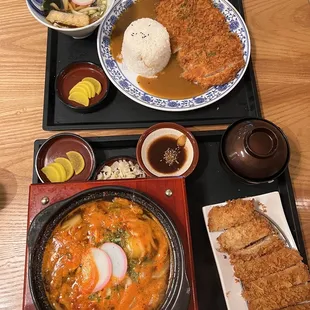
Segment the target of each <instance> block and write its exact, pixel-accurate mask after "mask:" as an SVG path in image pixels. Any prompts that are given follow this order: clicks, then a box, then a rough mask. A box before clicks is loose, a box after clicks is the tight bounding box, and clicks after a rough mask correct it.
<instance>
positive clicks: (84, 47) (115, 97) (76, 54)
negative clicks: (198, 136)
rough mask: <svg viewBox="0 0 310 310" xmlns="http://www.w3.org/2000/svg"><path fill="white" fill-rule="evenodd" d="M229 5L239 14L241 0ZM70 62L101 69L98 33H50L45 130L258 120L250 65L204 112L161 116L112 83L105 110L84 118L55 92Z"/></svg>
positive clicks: (252, 73)
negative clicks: (77, 35) (58, 78)
mask: <svg viewBox="0 0 310 310" xmlns="http://www.w3.org/2000/svg"><path fill="white" fill-rule="evenodd" d="M230 2H231V3H232V4H233V5H234V6H235V7H236V8H237V10H238V11H239V12H240V13H241V14H242V15H243V7H242V0H231V1H230ZM75 61H91V62H93V63H95V64H97V65H100V61H99V58H98V56H97V31H95V32H94V33H93V34H92V35H91V36H90V37H88V38H86V39H83V40H75V39H73V38H71V37H69V36H66V35H63V34H61V33H59V32H57V31H55V30H52V29H49V30H48V39H47V57H46V75H45V93H44V109H43V129H44V130H75V129H110V128H143V127H144V128H145V127H149V126H151V125H153V124H156V123H159V122H167V121H170V122H175V123H179V124H181V125H183V126H198V125H211V124H231V123H233V122H234V121H236V120H238V119H240V118H243V117H248V116H253V117H260V116H261V110H260V104H259V99H258V94H257V89H256V83H255V76H254V72H253V66H252V63H251V61H250V63H249V66H248V69H247V70H246V73H245V75H244V77H243V78H242V80H241V81H240V82H239V84H238V85H237V86H236V87H235V89H234V90H232V91H231V92H230V93H229V94H228V95H227V96H225V97H224V98H222V99H221V100H219V101H218V102H216V103H214V104H212V105H210V106H208V107H205V108H201V109H198V110H194V111H188V112H163V111H158V110H154V109H150V108H147V107H144V106H142V105H140V104H138V103H136V102H135V101H132V100H131V99H129V98H127V97H126V96H125V95H123V93H121V92H120V91H119V90H117V88H116V87H115V86H114V85H113V84H112V83H111V86H110V91H109V94H108V97H107V100H106V102H105V103H104V107H103V108H102V109H101V110H98V111H96V112H92V113H89V114H81V113H77V112H75V111H72V110H71V109H69V108H67V107H66V106H64V104H62V103H61V102H60V100H59V98H58V97H57V95H56V93H55V78H56V76H57V74H58V73H59V72H60V71H61V70H62V69H63V68H64V67H66V66H67V65H68V64H70V63H71V62H75Z"/></svg>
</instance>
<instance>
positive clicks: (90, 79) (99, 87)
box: [82, 77, 102, 95]
mask: <svg viewBox="0 0 310 310" xmlns="http://www.w3.org/2000/svg"><path fill="white" fill-rule="evenodd" d="M82 81H88V82H90V83H92V84H93V85H94V87H95V92H96V94H97V95H99V94H100V93H101V90H102V87H101V84H100V82H99V81H98V80H96V79H94V78H92V77H86V78H84V79H83V80H82Z"/></svg>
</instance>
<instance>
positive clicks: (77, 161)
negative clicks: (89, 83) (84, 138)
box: [66, 151, 85, 175]
mask: <svg viewBox="0 0 310 310" xmlns="http://www.w3.org/2000/svg"><path fill="white" fill-rule="evenodd" d="M66 155H67V156H68V158H69V160H70V162H71V164H72V167H73V169H74V171H75V174H76V175H78V174H80V173H81V172H82V171H83V170H84V167H85V161H84V158H83V156H82V155H81V154H80V153H79V152H76V151H69V152H67V153H66Z"/></svg>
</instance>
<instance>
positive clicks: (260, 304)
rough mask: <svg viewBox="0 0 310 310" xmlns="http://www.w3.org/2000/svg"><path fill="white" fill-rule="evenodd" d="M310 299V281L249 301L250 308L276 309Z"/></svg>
mask: <svg viewBox="0 0 310 310" xmlns="http://www.w3.org/2000/svg"><path fill="white" fill-rule="evenodd" d="M309 299H310V285H309V284H308V283H305V284H301V285H297V286H293V287H290V288H286V289H283V290H280V291H278V292H275V293H271V294H268V295H267V294H266V295H264V296H263V297H261V298H258V299H255V300H250V301H249V302H248V307H249V310H274V309H282V308H284V307H287V306H291V305H295V304H297V303H300V302H303V301H306V300H309Z"/></svg>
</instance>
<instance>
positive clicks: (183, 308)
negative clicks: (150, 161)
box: [173, 272, 191, 310]
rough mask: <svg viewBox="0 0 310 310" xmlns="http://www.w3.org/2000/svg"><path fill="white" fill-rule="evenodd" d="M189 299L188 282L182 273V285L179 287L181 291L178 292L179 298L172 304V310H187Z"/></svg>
mask: <svg viewBox="0 0 310 310" xmlns="http://www.w3.org/2000/svg"><path fill="white" fill-rule="evenodd" d="M190 297H191V288H190V285H189V281H188V278H187V274H186V272H184V277H183V283H182V286H181V290H180V292H179V298H178V299H177V301H176V303H175V304H174V307H173V309H175V310H188V306H189V301H190Z"/></svg>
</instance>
